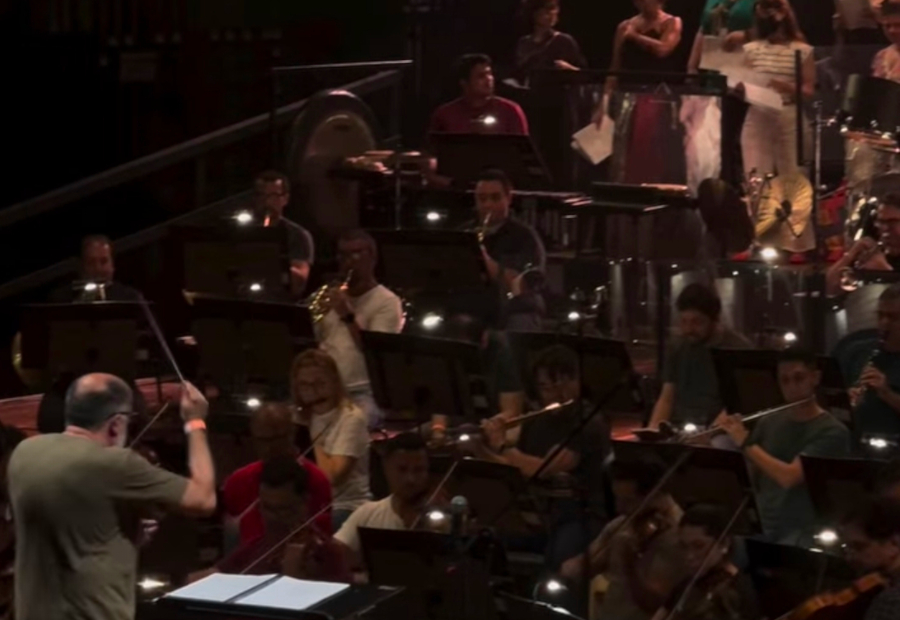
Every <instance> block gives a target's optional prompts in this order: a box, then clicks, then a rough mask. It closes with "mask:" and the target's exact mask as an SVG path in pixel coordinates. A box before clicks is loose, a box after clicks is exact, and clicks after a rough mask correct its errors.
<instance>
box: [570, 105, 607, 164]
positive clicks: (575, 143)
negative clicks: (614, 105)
mask: <svg viewBox="0 0 900 620" xmlns="http://www.w3.org/2000/svg"><path fill="white" fill-rule="evenodd" d="M615 133H616V123H615V121H614V120H613V119H612V118H610V116H609V115H608V114H604V116H603V122H601V123H600V128H599V129H597V125H596V124H594V123H591V124H589V125H588V126H587V127H585V128H583V129H580V130H579V131H577V132H575V134H574V135H573V136H572V148H573V149H575V150H576V151H578V152H579V153H580V154H581V155H582V156H584V157H585V158H586V159H587V160H588V161H590V162H591V163H592V164H594V165H595V166H596V165H597V164H599V163H600V162H602V161H603V160H605V159H606V158H607V157H609V156H610V155H612V152H613V138H614V136H615Z"/></svg>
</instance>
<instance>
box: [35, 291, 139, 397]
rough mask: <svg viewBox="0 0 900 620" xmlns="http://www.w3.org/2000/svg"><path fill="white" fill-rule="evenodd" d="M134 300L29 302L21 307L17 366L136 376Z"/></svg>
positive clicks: (129, 378)
mask: <svg viewBox="0 0 900 620" xmlns="http://www.w3.org/2000/svg"><path fill="white" fill-rule="evenodd" d="M139 321H143V314H142V310H141V305H140V304H139V303H136V302H117V301H116V302H114V301H101V302H95V303H75V304H33V305H27V306H24V307H23V308H22V317H21V323H20V325H21V328H22V367H23V368H27V369H37V370H46V371H47V373H48V376H50V377H53V376H57V375H58V374H60V373H63V372H66V373H73V374H75V375H82V374H85V373H90V372H106V373H110V374H114V375H116V376H118V377H121V378H122V379H124V380H125V381H132V380H134V378H135V375H136V370H137V363H136V359H135V355H136V354H135V352H136V350H137V345H138V329H137V326H138V322H139Z"/></svg>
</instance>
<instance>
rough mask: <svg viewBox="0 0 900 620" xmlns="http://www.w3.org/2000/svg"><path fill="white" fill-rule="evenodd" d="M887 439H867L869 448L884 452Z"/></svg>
mask: <svg viewBox="0 0 900 620" xmlns="http://www.w3.org/2000/svg"><path fill="white" fill-rule="evenodd" d="M888 445H889V444H888V441H887V439H883V438H882V437H870V438H869V446H871V447H872V448H875V449H876V450H886V449H887V447H888Z"/></svg>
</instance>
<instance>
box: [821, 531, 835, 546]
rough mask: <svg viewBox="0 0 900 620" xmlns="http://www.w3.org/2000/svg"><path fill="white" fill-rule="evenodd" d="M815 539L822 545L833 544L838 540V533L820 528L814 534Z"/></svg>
mask: <svg viewBox="0 0 900 620" xmlns="http://www.w3.org/2000/svg"><path fill="white" fill-rule="evenodd" d="M816 540H818V541H819V542H820V543H822V544H823V545H833V544H834V543H836V542H837V541H838V535H837V532H835V531H834V530H822V531H821V532H819V533H818V534H816Z"/></svg>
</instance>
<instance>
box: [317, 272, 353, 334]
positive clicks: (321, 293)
mask: <svg viewBox="0 0 900 620" xmlns="http://www.w3.org/2000/svg"><path fill="white" fill-rule="evenodd" d="M352 277H353V270H352V269H349V270H348V271H347V277H345V278H344V280H343V282H341V283H340V285H339V286H338V288H340V289H341V290H342V291H346V290H347V287H348V286H350V278H352ZM333 286H334V283H333V282H330V283H328V284H323V285H322V286H320V287H319V288H318V289H316V291H315V292H314V293H313V294H312V295H310V296H309V297H307V300H308V301H307V302H306V307H307V308H309V314H310V315H311V316H312V320H313V323H319V322H320V321H321V320H322V319H324V318H325V315H326V314H328V311H329V310H330V308H329V307H328V302H329V301H330V300H331V295H330V293H329V291H331V289H332V287H333Z"/></svg>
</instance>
